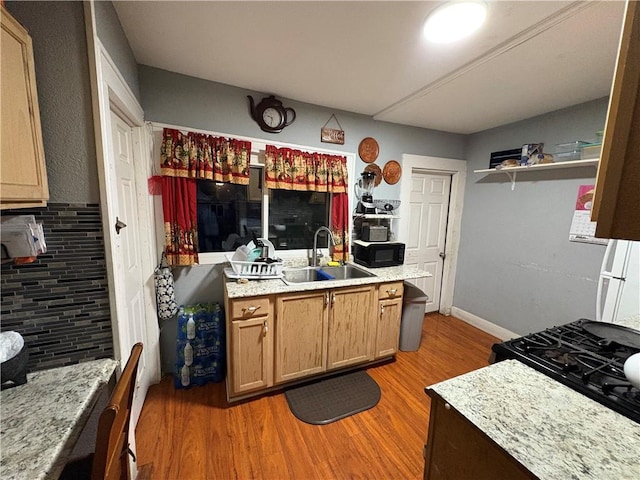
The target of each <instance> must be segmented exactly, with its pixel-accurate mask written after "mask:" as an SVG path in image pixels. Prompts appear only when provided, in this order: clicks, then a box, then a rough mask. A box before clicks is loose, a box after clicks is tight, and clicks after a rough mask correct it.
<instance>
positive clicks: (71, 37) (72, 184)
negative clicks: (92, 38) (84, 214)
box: [6, 2, 100, 203]
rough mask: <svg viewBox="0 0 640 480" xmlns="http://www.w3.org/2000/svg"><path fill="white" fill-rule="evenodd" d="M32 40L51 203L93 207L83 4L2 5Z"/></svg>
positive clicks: (94, 184)
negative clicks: (85, 204)
mask: <svg viewBox="0 0 640 480" xmlns="http://www.w3.org/2000/svg"><path fill="white" fill-rule="evenodd" d="M6 6H7V9H8V10H9V12H11V14H12V15H14V16H15V17H16V18H17V20H18V21H19V22H20V23H21V24H22V25H23V26H24V27H25V28H26V29H27V30H28V31H29V34H30V35H31V37H32V40H33V49H34V57H35V68H36V82H37V86H38V87H37V88H38V101H39V106H40V120H41V122H42V137H43V143H44V154H45V161H46V165H47V175H48V178H49V195H50V201H51V202H68V203H86V202H88V203H98V202H99V201H100V191H99V188H98V169H97V164H96V149H95V139H94V133H93V120H92V118H93V117H92V111H91V84H90V80H89V66H88V57H87V41H86V35H85V29H84V10H83V6H82V2H7V3H6Z"/></svg>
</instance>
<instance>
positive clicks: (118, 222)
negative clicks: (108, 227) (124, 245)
mask: <svg viewBox="0 0 640 480" xmlns="http://www.w3.org/2000/svg"><path fill="white" fill-rule="evenodd" d="M126 226H127V224H126V223H124V222H123V221H122V220H120V219H119V218H118V217H116V233H117V234H118V235H120V230H122V229H123V228H124V227H126Z"/></svg>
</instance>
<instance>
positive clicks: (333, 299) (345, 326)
mask: <svg viewBox="0 0 640 480" xmlns="http://www.w3.org/2000/svg"><path fill="white" fill-rule="evenodd" d="M329 296H330V298H329V303H330V310H329V340H328V342H329V344H328V352H327V370H333V369H336V368H342V367H347V366H349V365H354V364H357V363H364V362H367V361H369V360H373V332H374V328H375V324H374V322H373V319H375V317H374V316H373V315H372V312H371V308H372V306H373V305H372V304H373V299H374V296H373V287H372V286H370V285H365V286H361V287H348V288H339V289H335V290H331V291H330V292H329Z"/></svg>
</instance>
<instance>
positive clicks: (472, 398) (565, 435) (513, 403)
mask: <svg viewBox="0 0 640 480" xmlns="http://www.w3.org/2000/svg"><path fill="white" fill-rule="evenodd" d="M425 391H426V392H427V394H430V391H433V392H435V393H436V394H438V395H439V396H440V397H442V398H443V399H444V400H445V401H446V402H447V403H449V404H450V405H451V406H452V407H453V408H454V409H455V410H457V411H458V412H459V413H460V414H461V415H463V416H464V417H465V418H466V419H467V420H469V421H470V422H471V423H472V424H473V425H475V426H476V427H477V428H479V429H480V430H481V431H482V432H484V433H485V434H486V435H487V436H488V437H489V438H491V439H492V440H493V441H495V442H496V443H497V444H498V445H499V446H500V447H502V448H503V449H504V450H505V451H506V452H507V453H508V454H509V455H511V456H512V457H513V458H515V459H516V460H517V461H518V462H520V463H521V464H522V465H523V466H524V467H526V468H527V469H528V470H529V471H530V472H532V473H533V474H534V475H536V476H537V477H538V478H540V479H541V480H545V479H549V480H552V479H553V480H555V479H558V478H580V479H584V480H605V479H610V480H614V479H615V480H625V479H629V480H631V479H636V478H638V474H640V464H639V463H638V452H640V425H639V424H637V423H636V422H634V421H633V420H631V419H629V418H627V417H625V416H624V415H621V414H619V413H617V412H615V411H613V410H611V409H609V408H607V407H605V406H603V405H600V404H599V403H598V402H595V401H593V400H591V399H590V398H588V397H586V396H584V395H582V394H580V393H578V392H576V391H574V390H572V389H570V388H569V387H566V386H565V385H562V384H561V383H560V382H557V381H555V380H553V379H552V378H550V377H547V376H546V375H544V374H542V373H540V372H537V371H536V370H534V369H532V368H530V367H527V366H526V365H524V364H523V363H521V362H518V361H517V360H505V361H502V362H499V363H496V364H493V365H490V366H488V367H484V368H481V369H479V370H475V371H473V372H470V373H467V374H465V375H461V376H459V377H455V378H452V379H450V380H446V381H444V382H441V383H437V384H434V385H431V386H429V387H427V388H426V389H425ZM622 439H624V440H623V441H621V440H622Z"/></svg>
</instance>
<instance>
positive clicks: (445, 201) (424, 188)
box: [404, 169, 451, 313]
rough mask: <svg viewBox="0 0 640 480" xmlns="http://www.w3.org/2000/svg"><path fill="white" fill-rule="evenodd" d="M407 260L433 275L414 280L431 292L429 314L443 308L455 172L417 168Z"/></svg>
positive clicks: (414, 179)
mask: <svg viewBox="0 0 640 480" xmlns="http://www.w3.org/2000/svg"><path fill="white" fill-rule="evenodd" d="M410 185H411V191H410V204H409V222H410V223H409V234H408V236H407V241H406V242H405V243H406V250H405V257H404V263H405V265H415V266H417V267H418V268H420V269H421V270H426V271H427V272H430V273H431V274H432V276H431V277H422V278H417V279H415V280H413V281H412V283H413V284H415V285H416V286H417V287H419V288H420V289H421V290H422V291H423V292H425V293H426V294H427V303H426V305H425V313H429V312H437V311H439V309H440V290H441V287H442V270H443V266H444V263H445V239H446V233H447V220H448V218H449V192H450V190H451V174H449V173H430V172H427V171H423V170H419V169H413V171H412V172H411V183H410Z"/></svg>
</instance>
